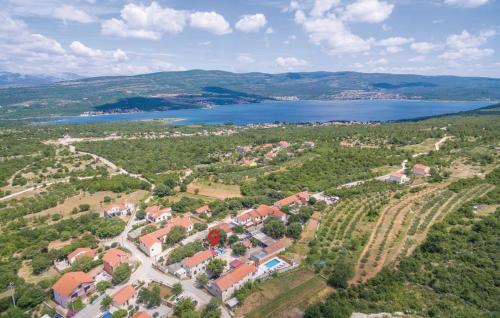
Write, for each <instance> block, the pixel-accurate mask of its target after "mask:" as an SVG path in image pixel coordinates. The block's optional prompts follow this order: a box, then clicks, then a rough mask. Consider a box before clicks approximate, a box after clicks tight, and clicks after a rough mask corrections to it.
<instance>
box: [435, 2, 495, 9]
mask: <svg viewBox="0 0 500 318" xmlns="http://www.w3.org/2000/svg"><path fill="white" fill-rule="evenodd" d="M488 2H489V0H445V1H444V3H446V4H447V5H451V6H458V7H463V8H476V7H480V6H482V5H485V4H487V3H488Z"/></svg>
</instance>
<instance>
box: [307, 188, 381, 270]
mask: <svg viewBox="0 0 500 318" xmlns="http://www.w3.org/2000/svg"><path fill="white" fill-rule="evenodd" d="M386 201H387V196H386V195H382V194H375V195H372V196H367V197H354V198H351V199H347V200H343V201H341V202H340V203H339V204H338V205H336V206H335V207H332V208H331V209H329V210H326V211H325V212H324V215H323V218H322V219H321V223H320V226H319V229H318V231H317V234H316V239H315V240H314V241H313V244H312V247H311V249H310V255H309V258H310V261H311V262H312V263H313V264H315V265H316V266H321V267H322V271H323V272H324V273H325V274H328V272H329V271H330V270H331V269H332V266H333V264H335V262H336V261H337V259H338V257H339V255H346V254H347V255H348V257H349V258H352V259H353V260H354V259H355V258H356V256H357V255H358V253H359V252H360V248H361V247H362V246H363V245H364V243H366V240H367V239H368V235H367V229H370V228H372V227H373V226H372V225H370V224H373V223H374V222H375V221H376V219H377V216H378V210H379V209H380V208H381V207H382V206H383V205H384V204H385V203H386Z"/></svg>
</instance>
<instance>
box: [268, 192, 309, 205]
mask: <svg viewBox="0 0 500 318" xmlns="http://www.w3.org/2000/svg"><path fill="white" fill-rule="evenodd" d="M307 202H309V192H307V191H304V192H300V193H297V194H294V195H291V196H289V197H286V198H284V199H281V200H279V201H276V202H275V203H274V206H275V207H277V208H279V209H281V208H283V207H285V206H300V205H304V204H306V203H307Z"/></svg>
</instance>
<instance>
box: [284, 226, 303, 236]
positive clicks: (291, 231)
mask: <svg viewBox="0 0 500 318" xmlns="http://www.w3.org/2000/svg"><path fill="white" fill-rule="evenodd" d="M301 233H302V225H301V224H300V223H298V222H295V223H291V224H290V225H288V226H287V228H286V236H288V237H291V238H293V239H296V240H298V239H299V238H300V234H301Z"/></svg>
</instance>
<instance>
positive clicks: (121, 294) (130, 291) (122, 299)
mask: <svg viewBox="0 0 500 318" xmlns="http://www.w3.org/2000/svg"><path fill="white" fill-rule="evenodd" d="M134 296H135V288H134V286H132V285H126V286H123V287H122V288H121V289H120V290H119V291H117V292H116V293H115V294H114V295H113V301H114V302H115V303H117V304H118V305H123V304H125V303H126V302H127V301H128V300H130V299H132V298H133V297H134Z"/></svg>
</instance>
